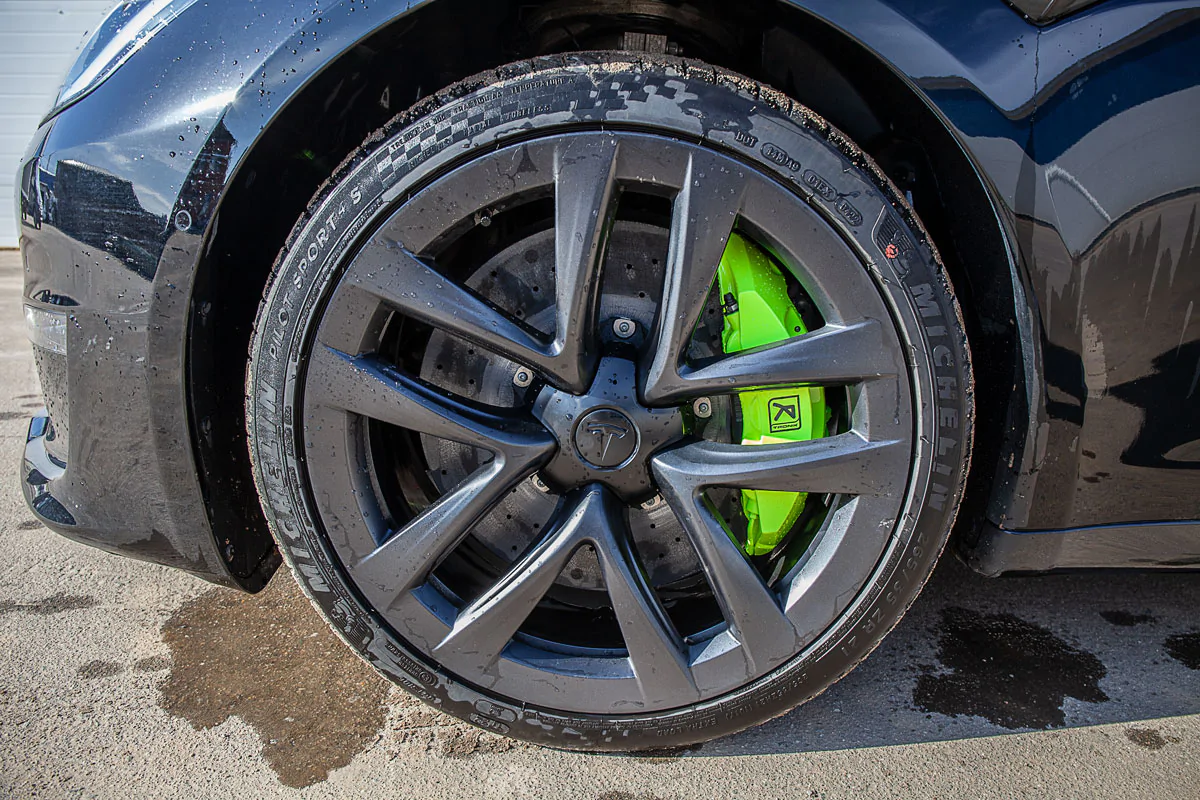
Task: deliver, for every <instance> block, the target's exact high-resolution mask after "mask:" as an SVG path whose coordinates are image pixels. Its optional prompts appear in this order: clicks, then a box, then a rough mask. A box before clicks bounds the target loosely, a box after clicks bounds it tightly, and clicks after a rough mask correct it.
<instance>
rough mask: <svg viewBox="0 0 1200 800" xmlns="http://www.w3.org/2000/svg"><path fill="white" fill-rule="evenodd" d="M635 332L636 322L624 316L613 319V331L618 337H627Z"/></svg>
mask: <svg viewBox="0 0 1200 800" xmlns="http://www.w3.org/2000/svg"><path fill="white" fill-rule="evenodd" d="M636 332H637V323H636V322H634V321H633V320H631V319H626V318H625V317H619V318H617V319H614V320H613V333H615V334H616V335H617V338H619V339H628V338H629V337H630V336H633V334H634V333H636Z"/></svg>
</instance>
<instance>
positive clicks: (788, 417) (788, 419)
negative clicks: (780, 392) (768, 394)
mask: <svg viewBox="0 0 1200 800" xmlns="http://www.w3.org/2000/svg"><path fill="white" fill-rule="evenodd" d="M767 411H768V413H769V414H770V417H771V419H770V432H771V433H780V432H781V431H795V430H799V429H800V398H799V397H798V396H797V395H794V394H793V395H788V396H786V397H772V398H771V402H769V403H768V404H767Z"/></svg>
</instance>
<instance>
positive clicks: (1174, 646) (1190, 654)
mask: <svg viewBox="0 0 1200 800" xmlns="http://www.w3.org/2000/svg"><path fill="white" fill-rule="evenodd" d="M1163 648H1165V649H1166V651H1167V655H1169V656H1170V657H1171V658H1173V659H1175V660H1176V661H1178V662H1179V663H1180V664H1183V665H1184V666H1185V667H1187V668H1188V669H1200V631H1193V632H1192V633H1178V634H1175V635H1174V636H1168V637H1167V638H1166V640H1165V641H1164V642H1163Z"/></svg>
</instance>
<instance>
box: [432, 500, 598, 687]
mask: <svg viewBox="0 0 1200 800" xmlns="http://www.w3.org/2000/svg"><path fill="white" fill-rule="evenodd" d="M594 496H595V495H594V494H593V493H588V494H585V495H584V496H583V497H581V498H579V499H578V500H576V502H575V503H574V505H573V506H572V507H571V508H570V510H569V511H567V512H566V514H565V515H564V516H563V517H562V518H561V521H560V522H559V523H558V524H557V525H555V526H554V527H553V528H552V529H551V530H549V531H547V532H546V534H545V535H544V536H543V537H542V539H541V541H539V542H538V544H537V545H536V546H535V547H534V548H533V549H532V550H531V551H530V552H529V553H528V554H527V555H526V556H525V557H524V558H522V559H521V560H520V561H519V562H517V563H516V564H515V565H514V566H513V567H512V569H510V570H509V571H508V572H507V573H506V574H505V575H504V577H502V578H501V579H500V580H499V581H498V582H497V583H496V584H495V585H494V586H492V587H491V588H490V589H488V590H487V591H486V592H484V594H483V595H482V596H480V597H479V598H478V599H476V600H475V601H474V602H472V603H471V604H470V605H468V606H467V607H466V608H464V609H463V610H462V611H460V612H459V614H458V618H457V619H456V620H455V623H454V627H453V628H451V630H450V632H449V633H448V634H447V635H446V638H445V639H443V640H442V642H441V643H440V644H439V645H438V646H437V647H436V648H434V653H435V654H436V655H438V656H439V657H441V658H443V659H446V660H447V661H452V662H453V663H454V664H455V666H456V667H457V668H458V669H459V670H460V671H466V672H472V673H474V674H475V676H478V675H479V674H482V673H483V672H485V671H487V669H488V668H489V667H491V666H492V664H494V663H495V662H496V659H498V658H499V657H500V653H501V652H502V651H503V650H504V647H505V645H507V644H508V642H509V640H511V639H512V637H513V635H514V634H515V633H516V632H517V629H518V628H520V627H521V624H522V623H523V622H525V619H526V618H527V617H528V616H529V614H530V612H531V611H533V609H534V607H536V606H537V604H538V602H539V601H541V599H542V597H544V596H545V594H546V592H547V591H548V590H549V589H550V587H551V586H552V585H553V584H554V581H555V579H557V578H558V575H559V573H560V572H562V570H563V568H564V567H565V566H566V565H567V562H568V561H570V560H571V556H572V555H574V554H575V551H576V550H578V549H579V548H580V547H581V546H582V545H583V544H584V542H585V541H587V536H586V531H585V528H586V526H587V525H589V524H591V522H592V519H591V517H592V515H593V513H594V510H595V508H594V506H595V503H594V502H593V498H594Z"/></svg>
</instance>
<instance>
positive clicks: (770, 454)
mask: <svg viewBox="0 0 1200 800" xmlns="http://www.w3.org/2000/svg"><path fill="white" fill-rule="evenodd" d="M908 457H909V447H908V445H907V444H906V443H904V442H902V441H894V440H887V441H878V442H874V441H868V440H866V439H864V438H863V437H862V436H860V435H859V434H858V433H855V432H850V433H841V434H838V435H836V436H829V437H826V438H823V439H810V440H807V441H800V442H788V443H786V444H765V445H739V444H726V443H722V442H712V441H707V440H705V441H699V442H693V443H692V444H687V445H684V446H682V447H678V448H676V449H674V450H670V451H667V452H665V453H661V454H659V455H656V456H655V457H654V458H653V459H652V462H651V463H652V466H653V469H654V474H655V476H656V477H657V478H658V479H659V481H660V483H668V484H671V485H673V486H675V487H677V489H678V490H679V491H680V492H686V491H700V490H701V489H704V488H707V487H709V486H724V487H729V488H733V489H771V490H775V491H785V492H817V493H821V494H869V495H885V496H888V495H894V494H897V493H898V492H901V491H903V490H904V486H905V482H906V480H907V475H908Z"/></svg>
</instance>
